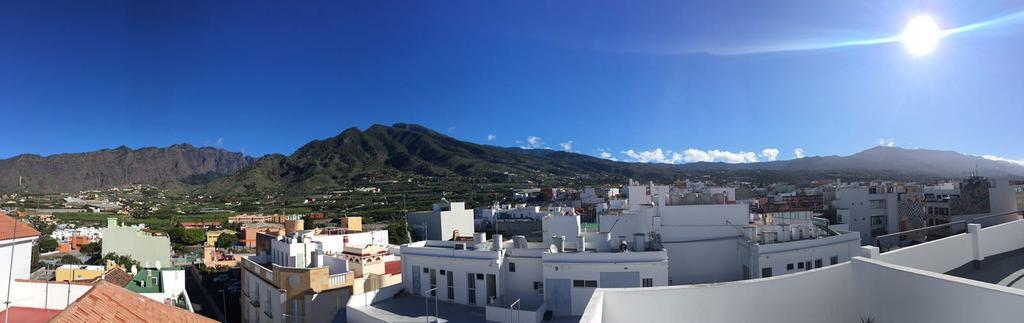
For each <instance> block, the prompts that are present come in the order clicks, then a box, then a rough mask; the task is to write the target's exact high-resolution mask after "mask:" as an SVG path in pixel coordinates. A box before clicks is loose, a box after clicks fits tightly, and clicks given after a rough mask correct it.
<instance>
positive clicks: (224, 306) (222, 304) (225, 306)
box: [220, 289, 228, 323]
mask: <svg viewBox="0 0 1024 323" xmlns="http://www.w3.org/2000/svg"><path fill="white" fill-rule="evenodd" d="M220 308H221V309H223V310H224V323H228V302H227V300H226V298H225V297H224V290H223V289H221V290H220Z"/></svg>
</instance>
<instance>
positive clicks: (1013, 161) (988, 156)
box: [981, 155, 1024, 166]
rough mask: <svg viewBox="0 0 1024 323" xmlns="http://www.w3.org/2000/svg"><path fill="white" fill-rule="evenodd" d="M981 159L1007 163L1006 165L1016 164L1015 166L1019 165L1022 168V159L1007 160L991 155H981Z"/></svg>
mask: <svg viewBox="0 0 1024 323" xmlns="http://www.w3.org/2000/svg"><path fill="white" fill-rule="evenodd" d="M981 158H985V159H988V160H995V161H1003V162H1007V163H1013V164H1017V165H1020V166H1024V159H1009V158H1004V157H999V156H992V155H983V156H981Z"/></svg>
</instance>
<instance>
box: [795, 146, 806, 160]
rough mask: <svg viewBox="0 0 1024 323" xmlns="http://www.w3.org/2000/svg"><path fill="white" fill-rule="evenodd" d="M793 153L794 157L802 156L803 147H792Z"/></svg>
mask: <svg viewBox="0 0 1024 323" xmlns="http://www.w3.org/2000/svg"><path fill="white" fill-rule="evenodd" d="M793 155H795V156H796V158H804V149H803V148H796V149H793Z"/></svg>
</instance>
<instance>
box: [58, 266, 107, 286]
mask: <svg viewBox="0 0 1024 323" xmlns="http://www.w3.org/2000/svg"><path fill="white" fill-rule="evenodd" d="M106 272H107V268H106V267H104V266H90V265H70V264H69V265H63V266H60V267H57V281H59V282H66V281H76V280H89V279H94V278H96V277H100V276H103V273H106Z"/></svg>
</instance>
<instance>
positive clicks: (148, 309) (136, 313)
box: [50, 281, 216, 323]
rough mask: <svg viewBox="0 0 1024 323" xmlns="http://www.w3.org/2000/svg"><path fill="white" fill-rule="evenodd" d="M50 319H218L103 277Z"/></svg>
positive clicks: (98, 321) (98, 322)
mask: <svg viewBox="0 0 1024 323" xmlns="http://www.w3.org/2000/svg"><path fill="white" fill-rule="evenodd" d="M50 322H56V323H60V322H68V323H71V322H95V323H108V322H168V323H169V322H216V321H214V320H212V319H209V318H206V317H204V316H202V315H199V314H195V313H192V312H189V311H186V310H183V309H180V308H177V307H174V306H173V305H167V304H163V303H161V302H158V301H155V300H153V299H150V298H149V297H146V296H142V295H139V294H136V293H133V292H131V291H129V290H127V289H124V288H122V287H120V286H115V285H114V284H111V283H108V282H106V281H100V282H97V283H96V286H94V287H93V288H92V289H90V290H89V291H88V292H86V293H85V295H82V297H81V298H79V299H78V300H77V301H75V302H74V303H71V306H68V308H67V309H65V310H64V311H63V312H61V313H60V314H59V315H57V316H56V317H54V318H53V320H52V321H50Z"/></svg>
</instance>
